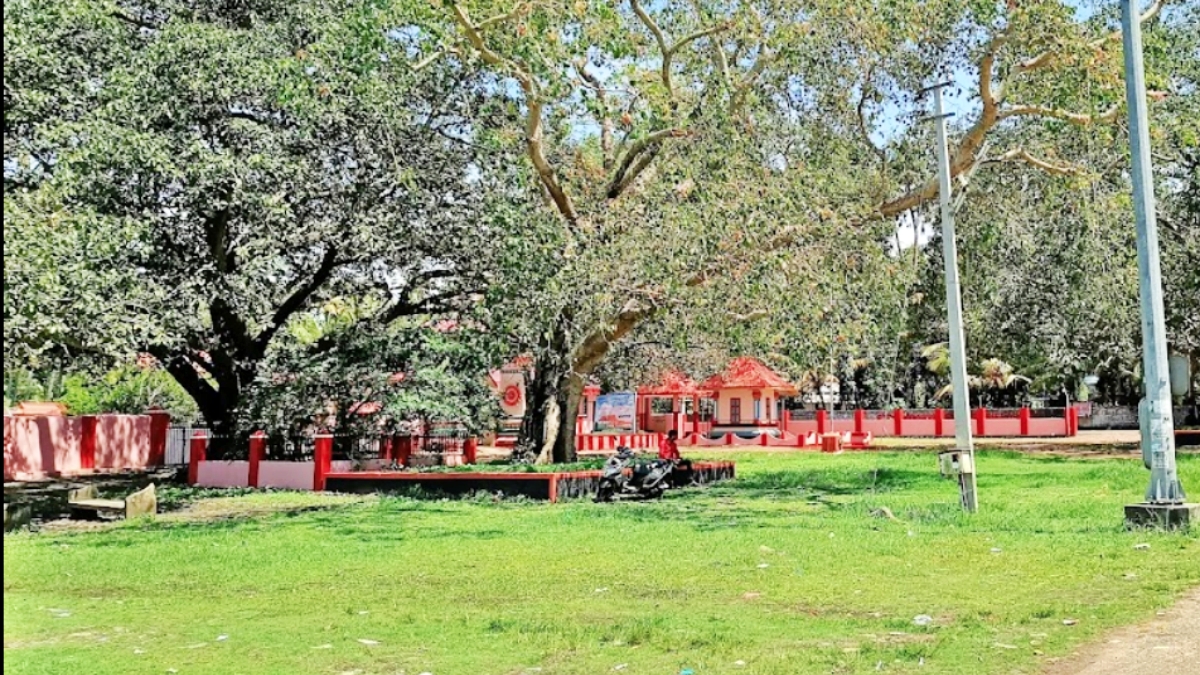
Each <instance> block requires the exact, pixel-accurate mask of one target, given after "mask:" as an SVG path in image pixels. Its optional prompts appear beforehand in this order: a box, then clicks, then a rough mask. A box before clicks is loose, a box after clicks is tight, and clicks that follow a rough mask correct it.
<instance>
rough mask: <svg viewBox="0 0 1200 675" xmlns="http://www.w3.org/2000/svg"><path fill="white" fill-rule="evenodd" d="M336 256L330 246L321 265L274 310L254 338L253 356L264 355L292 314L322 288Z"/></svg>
mask: <svg viewBox="0 0 1200 675" xmlns="http://www.w3.org/2000/svg"><path fill="white" fill-rule="evenodd" d="M337 254H338V250H337V247H335V246H330V247H329V248H328V249H326V250H325V255H323V256H321V264H320V265H319V266H318V267H317V270H316V271H315V272H313V275H312V276H311V277H309V279H308V281H305V282H304V283H302V284H300V285H299V286H298V287H297V288H296V289H295V290H294V291H292V294H291V295H289V296H288V297H287V299H285V300H284V301H283V302H282V303H281V304H280V305H279V307H278V308H277V309H276V310H275V313H274V314H273V315H272V316H271V321H270V322H269V323H268V324H267V326H266V328H263V329H262V331H260V332H259V334H258V336H257V337H255V338H254V345H253V349H254V354H255V355H256V356H257V357H259V358H261V357H262V355H263V354H265V353H266V351H267V346H268V345H269V344H270V342H271V340H272V339H273V338H274V337H275V334H276V333H278V332H279V329H280V328H282V327H283V325H284V324H285V323H287V320H288V319H290V318H291V317H292V315H293V314H295V313H296V312H298V311H300V309H301V308H302V307H304V305H305V303H307V302H308V299H309V298H310V297H312V294H313V293H315V292H317V290H318V289H320V288H321V287H322V286H324V285H325V282H326V281H329V277H330V276H331V275H332V274H333V270H334V268H336V267H337Z"/></svg>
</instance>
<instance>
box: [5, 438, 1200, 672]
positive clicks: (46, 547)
mask: <svg viewBox="0 0 1200 675" xmlns="http://www.w3.org/2000/svg"><path fill="white" fill-rule="evenodd" d="M730 456H734V458H735V459H736V460H737V462H738V474H739V478H738V480H737V481H734V482H731V483H728V484H722V485H719V486H715V487H713V488H710V489H706V490H693V491H686V492H681V493H677V494H672V495H669V496H668V498H666V499H664V500H663V501H661V502H659V503H622V504H610V505H596V504H591V503H588V502H582V501H581V502H571V503H566V504H559V505H548V504H539V503H523V502H500V503H491V502H487V501H470V500H465V501H418V500H411V499H398V498H383V499H378V500H370V501H366V502H357V503H355V502H344V503H341V504H340V505H339V507H338V508H337V509H333V510H303V511H298V512H292V513H289V514H278V513H277V514H273V515H254V516H252V517H247V518H240V519H231V520H222V521H219V522H205V521H175V522H157V523H153V522H141V523H130V524H126V525H124V526H121V527H117V528H115V529H109V530H106V531H104V532H91V533H41V534H33V535H28V534H25V535H16V536H8V537H5V540H4V596H5V600H4V644H5V653H4V669H5V672H6V673H12V674H18V675H21V674H43V673H44V674H47V675H50V674H55V675H57V674H58V673H69V672H87V673H91V674H93V675H126V674H131V673H165V672H168V671H169V670H171V669H175V670H177V671H178V672H179V673H181V674H185V673H206V674H207V673H217V674H223V673H230V674H234V673H262V674H278V675H294V674H309V673H312V674H322V675H324V674H340V673H349V672H357V673H359V674H360V675H396V674H399V673H406V674H408V675H415V674H417V673H422V672H431V673H434V674H435V675H456V674H462V675H478V674H498V675H505V674H513V675H515V674H518V673H530V674H531V675H532V674H533V673H542V674H544V675H556V674H557V675H584V674H586V675H595V674H597V673H605V672H613V669H614V668H616V667H618V666H623V667H622V668H621V669H620V670H619V671H617V672H621V673H646V674H655V675H661V674H664V673H666V674H670V673H678V672H680V671H681V670H682V669H685V668H690V669H692V670H693V671H694V672H695V673H697V674H698V675H700V674H711V673H754V674H756V675H803V674H807V673H814V674H815V673H821V674H827V673H839V674H840V673H875V672H888V673H953V674H963V673H973V674H979V675H991V674H1000V673H1004V674H1009V673H1033V672H1036V671H1037V669H1038V666H1039V664H1040V663H1041V662H1042V660H1043V659H1044V658H1045V657H1046V656H1050V655H1059V654H1063V653H1065V652H1067V651H1069V650H1070V649H1071V648H1072V647H1074V646H1076V645H1078V644H1079V643H1081V642H1082V641H1085V640H1089V639H1093V638H1096V637H1097V636H1098V635H1099V634H1100V633H1101V632H1102V631H1104V630H1105V629H1108V628H1111V627H1113V626H1116V625H1120V624H1123V623H1128V622H1131V621H1136V620H1140V619H1143V618H1146V617H1148V616H1151V615H1152V614H1153V610H1154V609H1155V608H1159V607H1162V606H1165V605H1167V604H1169V603H1170V602H1172V600H1173V599H1174V598H1175V597H1177V595H1178V594H1179V593H1180V592H1181V591H1182V590H1184V589H1186V588H1189V587H1193V586H1196V585H1198V584H1200V542H1198V539H1197V537H1196V535H1183V534H1161V533H1128V532H1125V531H1123V529H1122V523H1121V507H1122V505H1123V504H1124V503H1126V502H1128V501H1132V500H1136V499H1137V498H1138V497H1139V496H1140V495H1141V493H1142V491H1143V489H1144V487H1145V484H1146V482H1147V481H1148V475H1147V473H1146V472H1145V470H1144V469H1142V468H1141V466H1140V463H1139V462H1137V461H1132V460H1103V461H1097V460H1090V461H1070V460H1063V459H1061V458H1047V459H1040V458H1037V459H1031V458H1027V457H1021V456H1017V455H1013V454H1011V453H991V452H985V453H981V455H980V457H979V460H978V464H979V471H980V480H979V490H980V503H981V509H982V512H981V513H980V514H978V515H976V516H971V517H968V516H965V515H963V514H962V513H961V512H960V511H959V510H958V508H957V491H956V488H955V486H954V485H953V484H952V483H949V482H946V481H943V480H941V479H939V478H938V477H937V473H936V462H935V460H934V458H933V457H932V456H931V455H929V454H917V453H886V454H883V453H871V454H866V453H864V454H846V455H839V456H832V457H831V456H821V455H817V454H811V453H805V454H784V453H777V452H776V453H755V452H739V453H736V455H713V454H710V455H708V457H711V458H721V459H727V458H729V457H730ZM1180 461H1181V467H1182V473H1183V477H1184V481H1185V485H1186V486H1188V487H1191V488H1192V489H1194V490H1195V489H1200V458H1197V457H1195V456H1191V457H1183V458H1181V460H1180ZM189 497H190V496H189ZM287 498H288V497H287V496H286V495H281V496H276V495H264V496H260V495H247V496H241V497H236V498H233V499H237V500H249V503H254V502H255V500H257V499H263V500H266V501H270V502H278V501H279V500H283V499H287ZM324 499H337V498H336V497H325V496H321V495H307V496H305V497H304V499H303V500H301V501H304V503H305V504H318V503H320V502H321V501H322V500H324ZM212 501H214V502H215V501H221V500H212ZM299 503H300V502H299V501H298V502H297V504H299ZM204 504H205V502H204V501H200V502H198V503H197V505H196V507H197V508H200V507H203V506H204ZM884 506H886V507H888V508H889V509H890V510H891V511H892V512H893V513H894V514H895V516H896V520H891V519H887V518H879V517H875V516H873V515H872V511H874V510H876V509H878V508H880V507H884ZM1139 543H1149V544H1150V545H1151V546H1150V549H1149V550H1135V549H1134V545H1135V544H1139ZM917 615H928V616H930V617H932V619H933V622H932V624H931V625H928V626H918V625H915V624H914V622H913V618H914V617H915V616H917ZM1066 619H1073V620H1074V621H1075V622H1077V623H1075V624H1074V625H1070V626H1068V625H1064V623H1063V622H1064V620H1066ZM537 669H540V670H537Z"/></svg>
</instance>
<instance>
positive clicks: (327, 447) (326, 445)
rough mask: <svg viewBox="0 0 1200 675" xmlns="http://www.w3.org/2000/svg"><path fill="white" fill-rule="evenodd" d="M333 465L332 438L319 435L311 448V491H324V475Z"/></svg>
mask: <svg viewBox="0 0 1200 675" xmlns="http://www.w3.org/2000/svg"><path fill="white" fill-rule="evenodd" d="M332 463H333V436H331V435H329V434H319V435H318V436H317V438H316V444H315V447H314V448H313V490H315V491H317V492H320V491H322V490H324V489H325V475H326V474H328V473H329V470H330V468H331V467H332Z"/></svg>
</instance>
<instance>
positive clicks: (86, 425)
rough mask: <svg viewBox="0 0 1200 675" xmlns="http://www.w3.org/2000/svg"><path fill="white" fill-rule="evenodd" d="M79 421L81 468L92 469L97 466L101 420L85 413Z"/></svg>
mask: <svg viewBox="0 0 1200 675" xmlns="http://www.w3.org/2000/svg"><path fill="white" fill-rule="evenodd" d="M79 421H80V433H79V468H80V469H83V470H85V471H90V470H92V469H95V468H96V427H97V426H98V425H99V423H100V420H99V418H97V417H96V416H95V415H84V416H83V417H81V418H80V419H79Z"/></svg>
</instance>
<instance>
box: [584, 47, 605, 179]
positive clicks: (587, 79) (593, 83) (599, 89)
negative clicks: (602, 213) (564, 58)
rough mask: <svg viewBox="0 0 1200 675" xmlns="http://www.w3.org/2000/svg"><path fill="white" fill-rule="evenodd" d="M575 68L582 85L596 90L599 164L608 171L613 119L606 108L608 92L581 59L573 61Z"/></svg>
mask: <svg viewBox="0 0 1200 675" xmlns="http://www.w3.org/2000/svg"><path fill="white" fill-rule="evenodd" d="M575 70H576V71H578V72H579V77H580V78H582V79H583V83H584V85H585V86H587V87H588V88H589V89H591V90H592V91H594V92H596V101H597V102H598V103H599V105H600V154H601V155H602V157H601V165H602V166H603V167H604V170H605V171H610V170H612V164H613V145H612V134H613V121H612V116H611V115H610V114H609V110H608V92H607V91H606V90H605V89H604V83H602V82H601V81H600V79H599V78H597V77H596V76H595V75H593V74H592V73H589V72H588V71H587V64H586V63H584V62H583V60H582V59H581V60H579V61H577V62H576V63H575Z"/></svg>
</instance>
